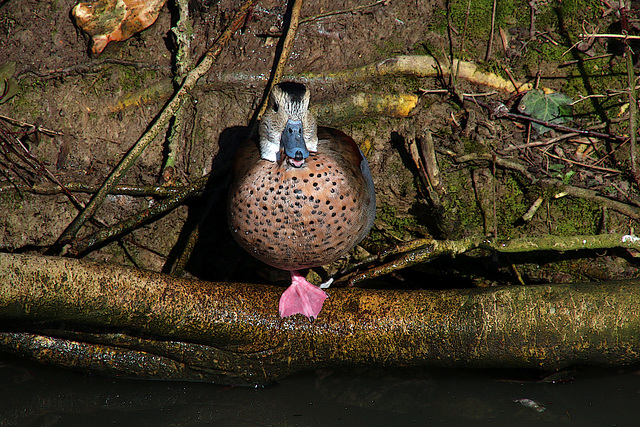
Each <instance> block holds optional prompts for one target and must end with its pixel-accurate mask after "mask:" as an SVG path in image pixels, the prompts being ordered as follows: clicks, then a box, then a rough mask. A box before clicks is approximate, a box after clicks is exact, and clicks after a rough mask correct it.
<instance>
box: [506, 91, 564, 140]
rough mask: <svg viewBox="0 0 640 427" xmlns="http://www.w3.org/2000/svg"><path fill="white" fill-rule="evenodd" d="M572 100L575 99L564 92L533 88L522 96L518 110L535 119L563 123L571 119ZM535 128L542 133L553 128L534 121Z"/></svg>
mask: <svg viewBox="0 0 640 427" xmlns="http://www.w3.org/2000/svg"><path fill="white" fill-rule="evenodd" d="M572 102H573V100H572V99H571V98H569V97H568V96H567V95H565V94H563V93H559V92H554V93H544V92H543V91H541V90H538V89H532V90H530V91H529V92H527V93H526V94H525V95H524V96H523V97H522V99H521V100H520V104H519V105H518V110H519V111H520V112H521V113H523V114H526V115H528V116H531V117H533V118H534V119H538V120H544V121H545V122H550V123H556V124H562V123H565V122H568V121H569V120H571V117H572V108H571V103H572ZM533 128H534V129H535V130H536V132H538V133H539V134H541V135H542V134H544V133H546V132H548V131H550V130H551V129H550V128H548V127H546V126H543V125H541V124H538V123H533Z"/></svg>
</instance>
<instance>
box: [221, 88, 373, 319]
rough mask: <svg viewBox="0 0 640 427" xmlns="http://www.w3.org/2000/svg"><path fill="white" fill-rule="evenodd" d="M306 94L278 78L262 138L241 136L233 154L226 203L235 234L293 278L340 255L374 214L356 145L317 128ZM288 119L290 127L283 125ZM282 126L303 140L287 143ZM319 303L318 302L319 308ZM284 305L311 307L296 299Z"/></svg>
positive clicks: (366, 227) (365, 229) (364, 230)
mask: <svg viewBox="0 0 640 427" xmlns="http://www.w3.org/2000/svg"><path fill="white" fill-rule="evenodd" d="M308 100H309V94H308V92H307V91H306V89H305V88H304V86H302V85H299V84H295V83H284V84H281V85H279V86H276V88H275V89H274V93H273V95H272V99H271V103H270V110H269V112H268V113H267V114H265V117H264V118H263V120H262V122H263V123H262V124H261V129H260V130H261V132H260V141H257V140H251V141H247V143H245V144H244V145H243V146H242V147H241V148H240V149H239V151H238V154H237V155H236V159H235V162H234V168H233V183H232V185H231V189H230V193H229V205H228V217H229V226H230V229H231V232H232V234H233V236H234V238H235V239H236V240H237V242H238V243H239V244H240V245H241V246H242V247H243V248H244V249H246V250H247V251H248V252H249V253H251V254H252V255H253V256H255V257H256V258H258V259H259V260H261V261H263V262H265V263H266V264H269V265H271V266H273V267H277V268H280V269H283V270H288V271H291V272H292V277H293V276H295V277H296V278H297V277H299V276H298V275H297V272H295V270H298V269H302V268H309V267H316V266H320V265H324V264H328V263H330V262H332V261H335V260H336V259H338V258H340V257H341V256H343V255H345V254H346V253H347V252H348V251H350V250H351V249H352V248H353V247H354V246H355V245H356V244H358V243H359V242H360V241H361V240H362V239H363V238H364V237H365V236H366V235H367V233H368V232H369V230H370V229H371V226H372V225H373V220H374V217H375V192H374V188H373V181H372V179H371V175H370V173H369V168H368V165H367V162H366V159H365V158H364V156H363V155H362V152H361V151H360V150H359V149H358V147H357V145H356V144H355V142H354V141H353V139H351V138H350V137H349V136H347V135H346V134H344V133H343V132H341V131H339V130H336V129H331V128H325V127H319V128H317V130H316V126H315V120H314V119H313V117H312V116H311V115H310V113H309V112H308ZM292 122H293V123H294V127H293V131H291V130H288V129H289V127H287V126H288V124H289V123H292ZM298 123H300V125H298ZM296 126H299V127H296ZM287 132H288V133H289V134H294V133H296V132H297V133H298V134H299V136H298V142H296V144H299V140H303V144H301V145H295V144H294V145H295V147H294V148H287V147H289V145H288V141H289V140H286V136H287ZM283 135H284V136H283ZM292 138H293V137H292ZM307 141H309V142H310V143H307ZM302 145H304V147H302ZM259 146H260V148H259ZM300 147H302V148H300ZM307 149H308V150H307ZM304 154H306V155H307V157H306V158H304ZM269 157H270V159H269ZM314 288H315V287H314ZM316 289H317V288H316ZM317 290H318V291H320V290H319V289H317ZM312 292H314V293H315V292H316V291H315V290H312ZM320 292H322V291H320ZM284 298H285V297H284V296H283V299H284ZM322 299H324V298H322ZM282 305H283V302H282V301H281V310H280V311H281V314H282V315H283V316H284V315H287V314H283V307H282ZM321 307H322V302H320V307H319V308H317V312H319V311H320V308H321ZM296 310H297V311H296ZM315 310H316V309H315V308H314V309H313V310H312V311H314V312H315ZM288 311H293V312H303V314H305V315H307V316H308V317H315V316H316V315H317V312H315V314H314V313H311V314H309V313H308V312H304V310H303V309H298V307H296V308H292V309H291V310H284V313H287V312H288Z"/></svg>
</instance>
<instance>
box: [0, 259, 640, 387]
mask: <svg viewBox="0 0 640 427" xmlns="http://www.w3.org/2000/svg"><path fill="white" fill-rule="evenodd" d="M282 290H283V289H282V288H278V287H273V286H266V285H249V284H237V283H209V282H203V281H198V280H188V279H176V278H171V277H169V276H166V275H162V274H157V273H151V272H146V271H141V270H136V269H131V268H123V267H118V266H113V265H106V264H97V263H91V262H86V261H81V260H74V259H68V258H55V257H42V256H34V255H24V254H6V253H3V254H0V319H1V321H2V323H1V324H2V325H3V326H2V328H1V332H0V352H2V353H5V354H14V355H19V356H21V357H25V358H29V359H33V360H37V361H40V362H43V363H49V364H55V365H60V366H64V367H68V368H73V369H82V370H88V371H91V372H97V373H105V374H112V375H124V376H130V377H142V378H156V379H184V380H199V381H213V382H217V383H226V384H264V383H268V382H271V381H274V380H277V379H280V378H283V377H285V376H287V375H290V374H292V373H295V372H299V371H303V370H308V369H313V368H320V367H337V366H340V367H345V366H394V367H398V366H438V367H509V368H538V369H545V370H554V369H560V368H563V367H566V366H569V365H574V364H597V365H623V364H631V363H636V362H638V361H639V355H640V315H639V314H640V288H638V287H637V286H636V284H635V283H632V282H625V283H615V284H576V285H539V286H511V287H496V288H484V289H456V290H444V291H398V290H394V291H392V290H370V289H359V288H347V289H329V290H328V293H329V294H330V298H329V299H328V300H327V302H326V303H325V306H324V309H323V311H322V313H321V315H320V316H319V318H318V319H317V320H315V321H314V322H309V321H308V320H307V319H306V318H304V317H302V316H293V317H289V318H286V319H281V318H279V316H278V311H277V306H278V298H279V297H280V294H281V292H282Z"/></svg>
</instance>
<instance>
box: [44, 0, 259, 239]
mask: <svg viewBox="0 0 640 427" xmlns="http://www.w3.org/2000/svg"><path fill="white" fill-rule="evenodd" d="M253 2H254V0H246V1H245V3H244V4H243V5H242V6H241V8H240V10H239V11H238V12H237V13H236V15H235V17H234V19H233V21H232V22H231V24H229V26H228V27H227V28H226V29H225V30H224V32H223V33H222V34H221V35H220V37H218V39H217V40H216V42H215V43H214V44H213V46H212V47H211V48H210V49H209V50H208V51H207V53H206V54H205V56H204V58H203V59H202V60H201V61H200V63H199V64H198V66H197V67H196V68H194V69H193V70H192V71H191V72H189V74H188V75H187V77H186V78H185V81H184V83H183V84H182V86H181V87H180V89H179V90H178V91H177V92H176V93H175V95H174V96H173V98H172V99H171V101H169V103H168V104H167V106H166V107H165V108H164V109H163V110H162V112H161V113H160V115H159V116H158V117H157V119H156V120H155V121H154V122H153V123H152V125H151V127H150V128H149V130H148V131H146V132H145V133H144V134H143V135H142V137H140V139H139V140H138V141H137V142H136V144H135V145H134V146H133V148H131V150H130V151H129V152H128V153H127V155H126V156H125V158H124V159H122V161H121V162H120V164H119V165H118V166H117V167H116V168H115V169H114V170H113V172H111V175H109V177H108V178H107V179H106V180H105V182H104V183H103V184H102V186H101V187H100V190H99V191H98V192H97V193H96V194H95V195H94V196H93V198H92V199H91V201H90V202H89V204H88V205H87V206H86V208H85V209H84V210H83V211H82V212H81V213H80V214H79V215H78V216H77V217H76V218H75V219H74V220H73V221H72V222H71V224H70V225H69V226H68V227H67V229H66V230H65V231H64V232H63V233H62V235H61V236H60V237H59V238H58V241H57V242H56V245H55V246H60V245H63V244H66V243H68V242H70V241H71V240H72V239H73V238H74V237H75V236H76V234H77V233H78V231H79V230H80V228H81V227H82V226H83V225H84V223H85V222H86V221H87V220H88V219H89V218H91V217H92V216H93V215H94V214H95V213H96V211H97V210H98V208H99V207H100V206H101V205H102V202H103V201H104V199H105V197H106V196H107V194H108V193H109V191H111V189H112V188H113V187H114V186H115V185H117V184H118V182H119V181H120V179H121V178H122V176H123V175H124V173H125V172H126V171H127V170H128V169H129V167H130V166H131V165H132V164H133V163H134V162H135V160H136V159H137V158H138V156H139V155H140V154H141V153H142V152H143V151H144V149H145V148H146V147H147V146H148V145H149V144H150V143H151V141H153V140H154V139H155V137H156V136H157V135H158V134H159V133H160V131H161V130H162V128H163V127H164V126H165V125H166V124H167V123H168V122H169V120H170V119H171V118H172V117H173V115H174V114H175V112H176V111H177V110H178V109H179V108H180V106H181V105H182V102H183V100H184V98H185V96H186V95H187V94H188V93H189V91H190V90H191V89H192V88H193V87H194V86H195V84H196V82H197V81H198V80H199V79H200V77H202V76H203V75H204V74H206V73H207V72H208V71H209V69H210V68H211V65H213V62H214V61H215V59H216V58H217V57H218V56H219V55H220V53H221V52H222V48H223V47H224V46H225V45H226V44H227V42H228V41H229V40H230V39H231V36H232V35H233V33H235V32H236V31H237V30H238V29H239V28H240V27H241V26H242V23H243V22H244V17H245V15H246V13H247V11H248V10H249V8H250V7H251V5H252V4H253Z"/></svg>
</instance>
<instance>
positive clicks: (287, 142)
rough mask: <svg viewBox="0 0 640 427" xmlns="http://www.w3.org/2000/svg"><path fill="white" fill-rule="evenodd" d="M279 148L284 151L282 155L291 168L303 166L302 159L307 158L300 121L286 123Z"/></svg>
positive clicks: (307, 153) (307, 152)
mask: <svg viewBox="0 0 640 427" xmlns="http://www.w3.org/2000/svg"><path fill="white" fill-rule="evenodd" d="M280 148H281V149H283V150H284V154H285V155H286V156H287V157H288V159H287V160H288V162H289V164H291V165H292V166H295V167H297V168H299V167H300V166H302V165H303V164H304V159H306V158H307V157H309V150H307V144H306V143H305V142H304V136H303V133H302V121H300V120H291V119H289V120H288V121H287V125H286V126H285V128H284V131H283V132H282V136H281V137H280Z"/></svg>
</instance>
